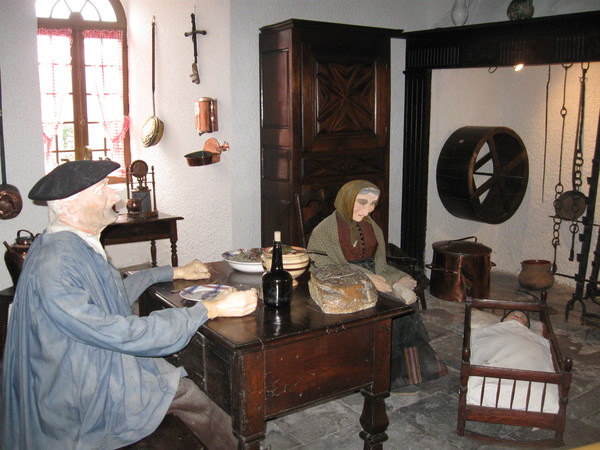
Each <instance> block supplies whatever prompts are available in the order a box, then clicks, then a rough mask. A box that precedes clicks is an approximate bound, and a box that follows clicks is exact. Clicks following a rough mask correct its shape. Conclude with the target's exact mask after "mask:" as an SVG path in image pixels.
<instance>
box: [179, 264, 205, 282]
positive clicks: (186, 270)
mask: <svg viewBox="0 0 600 450" xmlns="http://www.w3.org/2000/svg"><path fill="white" fill-rule="evenodd" d="M206 278H210V272H209V271H208V267H206V265H204V264H203V263H202V261H198V260H197V259H195V260H193V261H192V262H189V263H187V264H186V265H185V266H181V267H173V279H174V280H204V279H206Z"/></svg>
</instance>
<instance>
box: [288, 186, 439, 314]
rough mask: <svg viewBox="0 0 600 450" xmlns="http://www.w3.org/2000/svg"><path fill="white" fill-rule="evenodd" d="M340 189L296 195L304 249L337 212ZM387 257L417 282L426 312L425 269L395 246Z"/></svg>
mask: <svg viewBox="0 0 600 450" xmlns="http://www.w3.org/2000/svg"><path fill="white" fill-rule="evenodd" d="M339 188H340V187H339V186H333V187H327V188H320V189H311V190H309V191H306V192H304V193H303V194H302V195H298V194H296V195H295V200H296V213H297V215H298V224H299V227H300V235H301V236H302V246H303V247H304V248H306V246H307V245H308V240H309V238H310V234H311V233H312V231H313V230H314V228H315V227H316V226H317V225H318V224H319V223H320V222H321V221H322V220H323V219H325V218H326V217H327V216H329V215H330V214H331V213H332V212H333V211H334V210H335V206H334V202H335V197H336V195H337V192H338V190H339ZM386 255H387V262H388V264H390V265H391V266H394V267H396V268H397V269H400V270H402V271H403V272H406V273H407V274H409V275H411V276H412V277H413V278H415V279H416V280H417V287H416V288H415V290H414V291H415V294H417V297H418V298H419V301H420V303H421V308H422V309H423V310H426V309H427V303H426V301H425V289H426V288H427V286H429V278H427V276H426V275H425V272H424V271H423V268H422V267H420V266H419V264H418V261H417V260H416V259H415V258H411V257H410V256H408V255H407V254H406V253H405V252H404V251H403V250H401V249H400V248H398V247H397V246H396V245H394V244H387V248H386Z"/></svg>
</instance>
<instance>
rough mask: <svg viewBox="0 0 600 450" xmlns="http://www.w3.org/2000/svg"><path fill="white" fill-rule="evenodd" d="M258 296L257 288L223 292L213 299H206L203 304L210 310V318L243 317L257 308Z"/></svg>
mask: <svg viewBox="0 0 600 450" xmlns="http://www.w3.org/2000/svg"><path fill="white" fill-rule="evenodd" d="M257 301H258V296H257V294H256V289H248V290H247V291H234V292H231V291H228V292H223V293H221V294H219V295H218V296H216V297H215V298H214V299H212V300H205V301H203V302H202V304H203V305H204V306H205V307H206V310H207V311H208V318H209V319H215V318H217V317H242V316H245V315H247V314H250V313H251V312H252V311H254V310H255V309H256V303H257Z"/></svg>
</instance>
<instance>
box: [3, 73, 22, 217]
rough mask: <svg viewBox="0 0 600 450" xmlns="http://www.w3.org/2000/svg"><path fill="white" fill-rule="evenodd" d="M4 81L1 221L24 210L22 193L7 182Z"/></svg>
mask: <svg viewBox="0 0 600 450" xmlns="http://www.w3.org/2000/svg"><path fill="white" fill-rule="evenodd" d="M2 116H3V115H2V80H0V163H2V184H0V219H2V220H7V219H13V218H15V217H17V216H18V215H19V213H20V212H21V209H23V198H22V197H21V193H20V192H19V190H18V189H17V188H16V186H13V185H12V184H8V183H7V182H6V159H5V157H4V129H3V125H2V122H3V117H2Z"/></svg>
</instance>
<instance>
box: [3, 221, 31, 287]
mask: <svg viewBox="0 0 600 450" xmlns="http://www.w3.org/2000/svg"><path fill="white" fill-rule="evenodd" d="M22 233H26V234H22ZM36 237H37V236H34V235H33V233H32V232H31V231H28V230H19V231H18V232H17V238H16V240H15V243H14V244H13V245H9V243H8V242H6V241H4V246H5V247H6V249H7V250H6V253H4V262H5V263H6V268H7V269H8V272H9V273H10V276H11V278H12V280H13V285H14V286H15V287H16V286H17V281H18V280H19V275H20V274H21V269H22V268H23V263H24V262H25V256H26V255H27V252H28V251H29V247H31V244H32V243H33V240H34V239H35V238H36Z"/></svg>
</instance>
